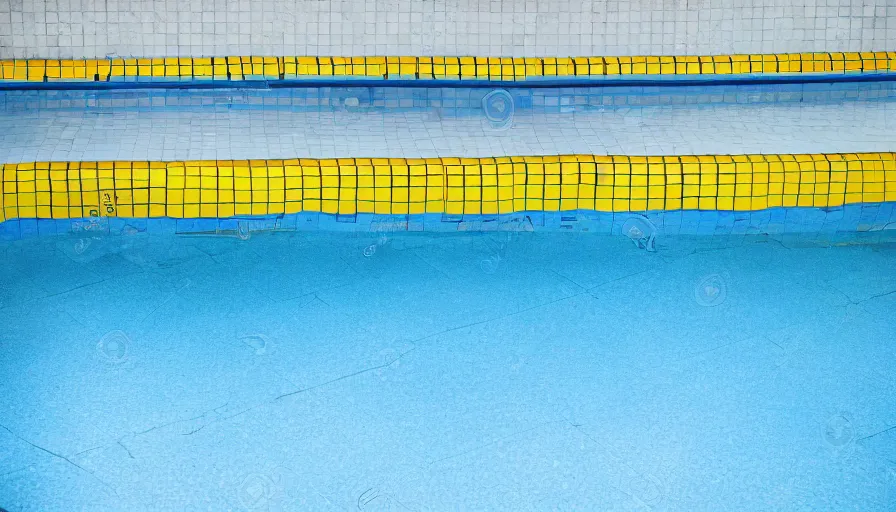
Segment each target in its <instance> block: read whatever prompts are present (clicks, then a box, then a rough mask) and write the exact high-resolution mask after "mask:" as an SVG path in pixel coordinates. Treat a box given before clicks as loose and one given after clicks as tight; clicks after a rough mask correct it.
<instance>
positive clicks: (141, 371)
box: [0, 233, 896, 511]
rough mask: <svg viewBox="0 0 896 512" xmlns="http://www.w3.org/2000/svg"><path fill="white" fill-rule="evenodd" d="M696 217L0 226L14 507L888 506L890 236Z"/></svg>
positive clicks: (894, 389) (892, 500)
mask: <svg viewBox="0 0 896 512" xmlns="http://www.w3.org/2000/svg"><path fill="white" fill-rule="evenodd" d="M82 236H83V235H82ZM707 240H712V237H702V238H699V239H685V238H669V237H666V238H660V239H659V240H658V245H657V249H658V250H657V252H655V253H648V252H646V251H643V250H639V249H637V248H636V247H635V246H634V244H632V243H631V241H630V240H628V239H625V238H621V237H609V236H598V235H575V234H547V233H545V234H541V233H516V234H510V235H509V234H506V233H505V234H503V235H500V236H499V235H497V234H479V235H459V234H456V235H450V236H449V235H442V236H432V235H427V236H423V235H422V234H421V235H419V236H413V235H404V236H392V235H388V236H386V237H385V238H382V239H378V238H376V237H374V236H371V237H365V236H361V235H357V236H353V235H336V234H333V235H323V234H314V233H311V234H298V233H293V234H283V233H281V234H267V235H256V236H253V237H252V238H251V239H250V240H248V241H241V240H238V239H236V238H183V237H181V238H174V237H152V238H148V237H146V236H145V235H143V234H134V235H122V236H117V237H111V238H74V237H48V238H32V239H29V240H23V241H18V242H11V243H4V244H3V245H0V261H2V262H3V264H2V265H0V283H2V284H0V324H2V325H3V329H0V374H2V375H3V378H2V379H0V410H2V411H4V412H3V413H2V414H0V506H2V507H4V508H7V509H9V510H11V511H12V510H16V511H18V510H110V509H115V510H169V509H171V510H173V509H177V510H200V509H201V510H207V509H210V510H244V509H249V510H256V509H261V510H349V509H353V510H354V509H360V510H365V511H367V510H499V509H501V510H682V511H701V510H707V511H709V510H712V511H719V510H753V511H764V510H807V511H808V510H864V511H878V510H879V511H886V510H893V509H894V508H896V428H894V426H896V402H894V400H893V399H892V397H893V396H896V374H894V372H893V371H892V370H893V367H894V364H896V344H894V343H893V341H894V337H893V332H896V317H894V316H893V314H892V312H893V311H894V307H896V273H894V271H893V268H894V263H896V249H894V246H893V245H872V246H850V245H846V246H834V247H826V248H813V247H802V246H789V245H787V244H781V243H780V242H774V241H764V240H762V239H761V238H759V239H744V238H742V237H741V238H739V239H733V238H732V239H731V241H730V243H729V242H726V241H721V243H720V240H719V239H715V243H712V244H708V243H707ZM371 246H373V247H375V250H371V249H369V247H371ZM365 249H367V251H366V253H367V254H368V255H369V256H365Z"/></svg>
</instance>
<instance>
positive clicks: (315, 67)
mask: <svg viewBox="0 0 896 512" xmlns="http://www.w3.org/2000/svg"><path fill="white" fill-rule="evenodd" d="M875 72H876V73H881V72H896V52H860V53H842V52H832V53H778V54H752V55H699V56H697V55H691V56H622V57H613V56H603V57H601V56H592V57H400V56H389V57H314V56H311V57H300V56H287V57H261V56H231V57H168V58H112V59H86V60H56V59H28V60H0V81H33V82H44V81H47V82H59V81H95V82H104V81H147V80H158V81H165V80H244V79H265V80H292V79H301V78H337V79H338V78H366V79H372V78H373V79H393V78H397V79H411V80H502V81H509V80H526V79H533V78H558V77H559V78H564V77H566V78H568V77H590V78H597V77H605V76H625V75H634V76H640V75H644V76H660V75H743V74H783V73H828V74H846V73H875Z"/></svg>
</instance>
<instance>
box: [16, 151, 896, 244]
mask: <svg viewBox="0 0 896 512" xmlns="http://www.w3.org/2000/svg"><path fill="white" fill-rule="evenodd" d="M2 185H3V193H2V195H0V208H2V214H3V215H2V217H0V220H6V221H7V222H5V223H4V224H3V225H4V229H3V232H4V237H5V238H19V237H22V236H28V235H29V234H42V233H48V234H58V233H60V232H70V231H75V232H77V231H80V230H82V229H85V228H86V229H87V230H90V229H94V230H104V231H109V228H108V223H106V224H104V222H106V221H103V218H118V219H143V220H146V219H159V218H167V219H169V220H171V222H168V223H167V224H159V223H151V224H150V223H147V222H139V221H138V222H131V220H126V221H125V223H124V224H119V225H120V227H121V228H122V229H125V228H128V227H129V228H130V229H132V230H136V231H145V230H146V229H148V228H149V227H150V226H153V227H154V230H157V231H160V232H165V231H171V230H172V228H173V230H174V231H175V232H177V231H181V232H207V233H209V234H214V233H217V232H220V231H228V230H231V229H238V228H240V227H242V228H244V229H249V228H250V227H252V228H253V229H254V230H256V231H257V230H276V229H302V227H301V226H302V225H303V224H308V223H311V224H312V225H313V226H312V229H319V228H321V226H322V225H323V227H324V228H326V226H327V225H329V227H330V228H331V229H334V230H358V231H374V232H375V231H378V230H382V229H383V226H386V225H389V224H390V223H394V224H395V226H392V228H390V229H389V230H391V231H414V230H427V231H446V230H460V231H465V230H479V231H482V230H485V231H488V230H490V229H494V230H502V229H516V228H514V227H513V226H514V223H515V222H516V223H519V222H523V223H524V224H526V226H523V227H519V229H529V228H531V229H535V228H536V227H537V226H542V227H551V226H553V227H555V228H559V229H560V230H577V231H594V232H611V231H612V230H613V228H612V226H614V225H615V224H617V223H618V221H619V220H620V219H625V218H629V217H631V216H632V215H633V214H634V215H641V216H645V215H647V214H654V215H659V217H657V219H658V223H659V224H660V225H662V226H671V227H672V229H666V231H667V232H670V233H675V234H706V232H707V229H709V226H710V224H711V226H712V227H711V229H710V233H711V234H721V233H724V232H725V226H726V225H727V224H726V223H727V222H728V221H729V220H730V221H732V222H739V223H740V224H741V227H742V228H743V230H744V234H746V233H750V234H771V233H776V232H782V233H783V232H788V231H794V227H793V223H794V221H795V220H799V222H800V223H801V225H802V229H799V230H798V231H807V232H812V231H819V232H821V231H826V230H827V231H831V230H833V231H865V232H867V231H882V230H893V228H894V227H896V224H894V222H896V218H894V215H893V204H894V202H896V154H894V153H862V154H818V155H714V156H713V155H710V156H706V155H704V156H688V155H685V156H665V157H659V156H657V157H638V156H593V155H565V156H547V157H541V156H531V157H500V158H430V159H397V158H393V159H386V158H382V159H377V158H374V159H363V158H346V159H330V160H313V159H295V160H246V161H183V162H38V163H25V164H6V165H4V166H3V180H2ZM844 206H853V207H852V208H848V209H844V208H843V207H844ZM855 206H860V208H855ZM865 208H867V209H865ZM776 209H783V210H784V213H783V215H781V214H776V213H774V211H775V210H776ZM789 209H796V210H805V211H803V212H802V213H789V214H788V213H787V211H788V210H789ZM758 211H764V212H765V213H764V214H762V215H755V216H754V215H749V214H750V213H756V212H758ZM676 212H679V213H681V215H678V214H677V213H676ZM691 212H692V213H691ZM707 212H708V213H711V214H712V215H710V216H706V215H703V216H702V217H701V214H703V213H707ZM309 214H310V215H309ZM732 214H738V215H733V216H732ZM533 216H535V218H536V219H540V220H537V221H535V222H533V221H532V217H533ZM667 216H668V220H667ZM321 218H323V219H324V220H323V222H321V220H320V219H321ZM359 218H360V221H359ZM788 218H789V219H790V221H789V224H790V225H789V226H788V220H787V219H788ZM19 219H21V220H23V221H24V223H23V222H17V220H19ZM175 219H178V220H175ZM203 219H205V220H203ZM219 219H231V221H230V222H228V221H220V220H219ZM233 219H237V220H233ZM239 219H242V221H243V224H242V226H241V224H240V222H239ZM284 219H286V220H284ZM545 219H547V222H545ZM676 219H678V220H677V224H678V225H677V227H676V226H675V225H676ZM682 219H687V221H686V222H684V224H683V225H684V229H682V228H681V226H682V222H681V220H682ZM32 220H33V222H32ZM47 221H50V222H47ZM55 221H61V222H55ZM249 222H251V223H252V224H251V225H250V224H247V223H249ZM384 222H385V224H383V223H384ZM41 223H43V225H41ZM489 223H491V224H489ZM340 224H342V226H340ZM461 224H463V225H461ZM564 224H566V225H565V226H564ZM701 224H703V226H702V227H701ZM113 225H114V224H113ZM103 226H106V227H103ZM138 226H140V227H138ZM521 226H522V225H521ZM720 226H721V231H720ZM729 227H730V228H731V229H732V230H733V229H734V225H733V224H732V225H731V226H729ZM729 234H730V232H729Z"/></svg>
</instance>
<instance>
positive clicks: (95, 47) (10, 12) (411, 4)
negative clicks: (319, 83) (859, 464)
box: [0, 0, 896, 58]
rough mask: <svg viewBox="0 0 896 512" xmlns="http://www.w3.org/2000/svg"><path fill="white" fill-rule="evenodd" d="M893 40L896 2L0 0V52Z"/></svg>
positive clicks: (529, 51) (402, 50)
mask: <svg viewBox="0 0 896 512" xmlns="http://www.w3.org/2000/svg"><path fill="white" fill-rule="evenodd" d="M893 49H896V0H630V1H624V0H623V1H620V0H571V1H570V0H554V1H535V0H492V1H487V0H341V1H340V0H332V1H326V0H0V58H10V57H14V58H25V57H48V58H89V57H106V56H116V55H117V56H209V55H248V54H252V55H384V54H389V55H395V54H402V55H502V56H524V55H525V56H552V55H554V56H559V55H563V56H569V55H624V54H676V55H681V54H722V53H757V52H763V53H770V52H807V51H871V50H878V51H881V50H893Z"/></svg>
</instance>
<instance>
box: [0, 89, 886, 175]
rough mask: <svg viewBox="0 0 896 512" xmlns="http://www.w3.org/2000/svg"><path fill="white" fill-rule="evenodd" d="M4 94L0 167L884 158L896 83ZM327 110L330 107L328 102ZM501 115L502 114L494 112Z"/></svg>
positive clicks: (0, 106)
mask: <svg viewBox="0 0 896 512" xmlns="http://www.w3.org/2000/svg"><path fill="white" fill-rule="evenodd" d="M489 92H490V91H489V90H487V89H383V88H378V89H369V88H356V89H332V90H309V89H294V90H275V91H232V90H231V91H223V90H222V91H208V90H206V91H193V92H182V91H167V92H166V91H128V92H120V91H106V92H77V91H75V92H39V93H38V92H30V93H21V92H17V93H12V92H7V93H0V162H28V161H46V160H56V161H72V160H87V161H90V160H116V159H117V160H179V159H199V160H203V159H205V160H213V159H250V158H256V159H264V158H273V159H278V158H297V157H306V158H344V157H405V158H418V157H448V156H454V157H457V156H467V157H490V156H502V155H534V154H548V155H550V154H571V153H585V154H628V155H643V154H652V155H675V154H732V153H734V154H738V153H822V152H828V153H834V152H863V151H867V152H873V151H889V150H892V149H893V148H894V147H896V83H868V84H839V85H833V86H832V85H801V86H763V87H758V86H756V87H743V86H742V87H739V88H735V87H682V88H662V89H661V88H653V89H644V88H639V89H632V88H620V89H617V88H605V89H598V88H594V89H515V90H513V91H511V92H509V93H508V94H511V95H512V96H513V98H514V107H513V108H509V109H505V110H504V111H502V112H501V113H498V114H499V116H498V118H497V121H496V120H495V117H494V116H493V118H492V120H491V121H489V120H487V119H486V117H485V116H484V114H483V108H482V101H481V100H482V97H483V96H485V94H487V93H489ZM321 105H323V106H321ZM493 114H494V113H493Z"/></svg>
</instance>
